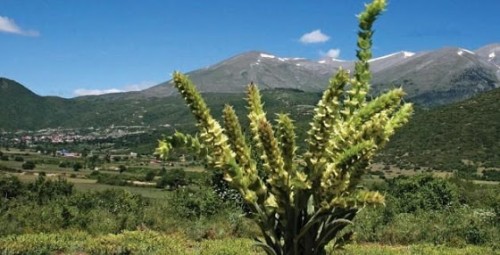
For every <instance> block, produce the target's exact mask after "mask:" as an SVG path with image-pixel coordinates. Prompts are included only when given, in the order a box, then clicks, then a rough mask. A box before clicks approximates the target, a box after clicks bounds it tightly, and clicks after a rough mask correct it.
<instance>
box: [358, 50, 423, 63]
mask: <svg viewBox="0 0 500 255" xmlns="http://www.w3.org/2000/svg"><path fill="white" fill-rule="evenodd" d="M400 54H402V55H403V58H409V57H412V56H413V55H415V53H414V52H409V51H401V52H396V53H392V54H389V55H385V56H382V57H378V58H372V59H370V60H368V62H375V61H378V60H382V59H386V58H390V57H394V56H396V55H400Z"/></svg>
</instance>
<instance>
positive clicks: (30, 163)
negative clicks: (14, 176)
mask: <svg viewBox="0 0 500 255" xmlns="http://www.w3.org/2000/svg"><path fill="white" fill-rule="evenodd" d="M21 167H22V168H23V169H24V170H33V169H35V167H36V165H35V162H33V161H31V160H28V161H26V162H24V163H23V164H22V165H21Z"/></svg>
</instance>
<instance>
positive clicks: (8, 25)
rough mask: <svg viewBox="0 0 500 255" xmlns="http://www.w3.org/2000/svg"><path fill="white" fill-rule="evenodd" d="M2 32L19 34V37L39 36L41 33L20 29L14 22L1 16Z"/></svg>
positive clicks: (0, 30)
mask: <svg viewBox="0 0 500 255" xmlns="http://www.w3.org/2000/svg"><path fill="white" fill-rule="evenodd" d="M0 32H3V33H10V34H17V35H25V36H39V35H40V33H38V31H34V30H25V29H22V28H20V27H19V26H18V25H17V24H16V22H14V20H12V19H9V18H8V17H3V16H0Z"/></svg>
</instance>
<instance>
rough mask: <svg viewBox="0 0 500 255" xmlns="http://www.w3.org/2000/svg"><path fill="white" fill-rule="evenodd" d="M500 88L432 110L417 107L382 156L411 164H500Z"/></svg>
mask: <svg viewBox="0 0 500 255" xmlns="http://www.w3.org/2000/svg"><path fill="white" fill-rule="evenodd" d="M499 109H500V89H494V90H492V91H489V92H486V93H483V94H481V95H479V96H476V97H474V98H471V99H469V100H466V101H463V102H459V103H454V104H450V105H446V106H442V107H438V108H433V109H430V110H426V109H418V110H417V111H416V113H415V115H414V116H413V118H412V120H411V121H410V123H409V124H408V125H406V126H404V127H403V128H402V129H401V130H400V132H398V133H397V134H396V135H395V136H394V137H393V138H392V140H391V142H390V143H389V144H388V146H387V147H386V148H385V150H384V151H383V154H382V155H381V156H380V157H379V158H380V159H382V160H383V161H385V162H388V163H393V164H398V165H400V166H406V167H407V168H411V167H413V166H428V167H432V168H434V169H438V170H467V171H470V170H472V169H476V168H477V167H478V166H483V167H495V168H499V167H500V110H499Z"/></svg>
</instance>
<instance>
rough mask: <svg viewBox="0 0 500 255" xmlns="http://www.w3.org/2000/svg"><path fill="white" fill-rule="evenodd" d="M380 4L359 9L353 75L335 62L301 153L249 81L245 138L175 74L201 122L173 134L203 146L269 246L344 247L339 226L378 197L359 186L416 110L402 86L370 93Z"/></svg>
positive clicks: (274, 250) (230, 115) (287, 122)
mask: <svg viewBox="0 0 500 255" xmlns="http://www.w3.org/2000/svg"><path fill="white" fill-rule="evenodd" d="M385 6H386V1H385V0H374V1H373V2H371V3H370V4H368V5H366V6H365V10H364V11H363V12H362V13H361V14H360V15H359V16H358V18H359V28H360V29H359V32H358V41H357V46H358V50H357V62H356V64H355V69H354V74H353V75H351V74H350V73H349V72H347V71H345V70H339V71H338V72H337V73H336V75H334V77H333V78H332V79H331V80H330V82H329V86H328V88H327V89H326V90H325V91H324V93H323V96H322V98H321V99H320V101H319V102H318V104H317V106H316V108H315V110H314V117H313V119H312V122H311V128H310V130H309V132H308V138H307V144H308V148H307V150H306V152H305V153H304V154H303V155H297V147H296V145H295V139H296V135H295V132H294V125H293V120H292V119H291V118H290V116H288V115H286V114H281V115H278V118H277V119H276V125H275V126H274V127H273V126H272V125H271V122H270V121H269V120H268V119H267V117H266V113H265V111H264V109H263V104H262V102H261V96H260V93H259V90H258V88H257V86H256V85H255V84H250V85H249V86H248V88H247V98H246V100H247V103H248V110H249V112H248V115H247V116H248V119H249V125H250V127H249V130H250V139H251V141H247V139H246V137H245V135H244V133H243V131H242V128H241V126H240V122H239V120H238V117H237V116H236V113H235V111H234V110H233V108H232V107H231V106H227V105H226V106H225V108H224V110H223V124H222V125H221V124H220V123H219V122H218V121H216V120H215V119H214V118H213V117H212V115H211V113H210V110H209V108H208V107H207V105H206V103H205V101H204V100H203V98H202V96H201V94H200V93H199V92H198V91H197V90H196V88H195V86H194V84H193V83H192V82H191V81H190V80H189V78H188V77H187V76H186V75H183V74H181V73H179V72H175V73H174V75H173V81H174V85H175V87H176V88H177V89H178V91H179V92H180V94H181V95H182V97H183V98H184V99H185V101H186V103H187V105H188V106H189V107H190V109H191V111H192V113H193V114H194V116H195V117H196V120H197V125H198V127H199V137H192V136H185V135H182V134H176V136H177V138H176V139H178V140H179V139H180V138H179V137H181V138H182V139H180V140H183V139H184V141H186V143H191V144H195V145H196V146H197V148H196V150H197V151H204V152H206V160H207V164H208V165H209V166H210V168H212V169H216V170H218V171H222V172H223V173H224V179H225V180H226V181H227V182H228V183H229V184H230V185H231V186H232V187H233V188H234V189H236V190H238V192H239V193H240V194H241V196H242V198H243V200H244V201H245V203H246V204H247V205H248V206H249V208H250V210H251V212H252V217H253V219H254V220H255V222H256V223H257V224H258V225H259V227H260V229H261V231H262V236H261V237H258V238H256V240H258V242H259V243H258V244H259V245H260V246H261V247H262V248H263V249H264V250H265V251H266V253H267V254H275V255H281V254H325V253H326V251H325V246H326V245H327V244H328V243H333V246H334V247H340V246H342V245H343V244H344V243H345V242H346V241H347V240H348V239H349V237H350V236H351V233H344V232H341V230H343V229H344V228H345V227H346V226H347V225H349V224H351V220H352V219H353V218H354V217H355V215H356V213H357V211H358V210H359V209H360V208H362V207H364V206H366V205H376V204H383V203H384V197H383V196H382V195H381V194H380V193H378V192H372V191H368V190H365V189H363V188H360V185H358V184H359V181H360V179H361V176H362V175H363V173H365V171H366V167H367V166H368V164H369V161H370V159H371V158H372V157H373V155H374V153H375V152H376V151H377V150H378V149H379V148H381V147H382V146H383V145H384V144H385V143H386V142H387V141H388V140H389V137H390V136H392V135H393V134H394V131H395V130H396V129H397V128H399V127H400V126H401V125H403V124H404V123H406V122H407V121H408V119H409V116H410V115H411V113H412V106H411V104H408V103H403V102H402V99H403V96H404V93H403V90H402V89H400V88H396V89H393V90H391V91H388V92H386V93H384V94H382V95H380V96H378V97H376V98H373V99H371V100H367V94H368V92H369V89H370V79H371V72H370V69H369V63H368V60H369V59H370V58H371V57H372V53H371V47H372V35H373V30H372V25H373V23H374V21H375V20H376V18H377V17H378V15H379V14H380V13H381V12H382V11H383V10H384V8H385ZM192 140H199V143H195V142H193V141H192ZM165 146H166V145H165V144H164V143H162V144H160V147H163V148H165ZM254 155H259V157H260V158H255V157H254ZM258 161H260V163H259V164H257V162H258ZM257 166H262V169H257ZM260 172H264V174H260Z"/></svg>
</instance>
